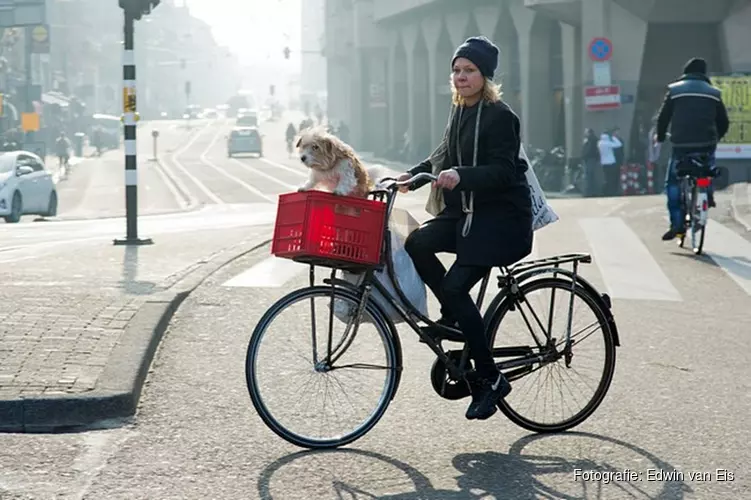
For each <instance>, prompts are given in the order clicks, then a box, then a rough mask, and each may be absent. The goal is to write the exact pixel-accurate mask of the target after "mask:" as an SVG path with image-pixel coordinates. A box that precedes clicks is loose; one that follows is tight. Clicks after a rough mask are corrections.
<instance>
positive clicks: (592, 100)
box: [584, 85, 621, 111]
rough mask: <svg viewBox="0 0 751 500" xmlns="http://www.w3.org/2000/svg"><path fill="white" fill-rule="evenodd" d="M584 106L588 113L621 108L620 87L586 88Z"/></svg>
mask: <svg viewBox="0 0 751 500" xmlns="http://www.w3.org/2000/svg"><path fill="white" fill-rule="evenodd" d="M584 105H585V106H586V107H587V111H603V110H607V109H618V108H620V107H621V87H620V85H608V86H605V87H595V86H592V87H585V88H584Z"/></svg>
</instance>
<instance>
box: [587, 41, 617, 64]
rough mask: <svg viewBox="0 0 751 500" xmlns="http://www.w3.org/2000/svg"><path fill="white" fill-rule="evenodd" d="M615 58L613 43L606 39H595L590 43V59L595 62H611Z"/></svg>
mask: <svg viewBox="0 0 751 500" xmlns="http://www.w3.org/2000/svg"><path fill="white" fill-rule="evenodd" d="M611 57H613V42H611V41H610V40H608V39H607V38H605V37H597V38H593V39H592V41H591V42H589V58H590V59H591V60H593V61H609V60H610V58H611Z"/></svg>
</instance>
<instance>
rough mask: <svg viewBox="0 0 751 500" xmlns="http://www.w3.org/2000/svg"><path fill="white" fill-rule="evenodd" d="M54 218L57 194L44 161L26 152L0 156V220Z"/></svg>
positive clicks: (12, 152) (16, 220) (14, 220)
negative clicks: (1, 218) (35, 216)
mask: <svg viewBox="0 0 751 500" xmlns="http://www.w3.org/2000/svg"><path fill="white" fill-rule="evenodd" d="M30 214H33V215H41V216H44V217H54V216H55V215H57V190H56V189H55V181H54V180H53V178H52V174H51V173H50V172H49V170H47V169H46V168H45V166H44V161H42V159H41V158H39V157H38V156H37V155H35V154H34V153H30V152H28V151H10V152H7V153H2V154H0V217H3V218H5V222H18V221H19V220H20V219H21V216H22V215H30Z"/></svg>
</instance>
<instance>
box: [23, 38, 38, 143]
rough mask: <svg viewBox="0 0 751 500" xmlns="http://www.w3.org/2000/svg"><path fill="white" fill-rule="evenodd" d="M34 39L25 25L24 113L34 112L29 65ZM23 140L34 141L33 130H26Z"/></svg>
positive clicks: (30, 68)
mask: <svg viewBox="0 0 751 500" xmlns="http://www.w3.org/2000/svg"><path fill="white" fill-rule="evenodd" d="M33 41H34V39H33V38H32V36H31V27H29V26H26V27H25V29H24V47H25V50H24V54H23V56H24V66H26V99H25V102H24V110H25V111H26V113H34V112H35V110H34V96H33V95H32V94H31V85H32V83H33V80H32V67H31V44H32V43H33ZM24 141H25V142H26V143H28V144H30V143H32V142H34V131H33V130H28V131H27V132H26V137H25V138H24Z"/></svg>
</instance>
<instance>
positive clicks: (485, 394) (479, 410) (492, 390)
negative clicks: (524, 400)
mask: <svg viewBox="0 0 751 500" xmlns="http://www.w3.org/2000/svg"><path fill="white" fill-rule="evenodd" d="M471 387H472V403H470V405H469V408H467V414H466V415H465V416H466V417H467V420H486V419H488V418H490V417H492V416H493V415H495V412H496V411H498V408H497V405H498V401H500V400H501V399H503V398H505V397H506V396H508V394H509V393H510V392H511V384H509V382H508V380H507V379H506V377H504V376H503V374H502V373H500V372H499V373H498V375H497V376H496V375H494V376H493V377H492V378H490V379H487V378H486V379H480V380H478V381H477V382H476V383H473V384H471Z"/></svg>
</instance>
